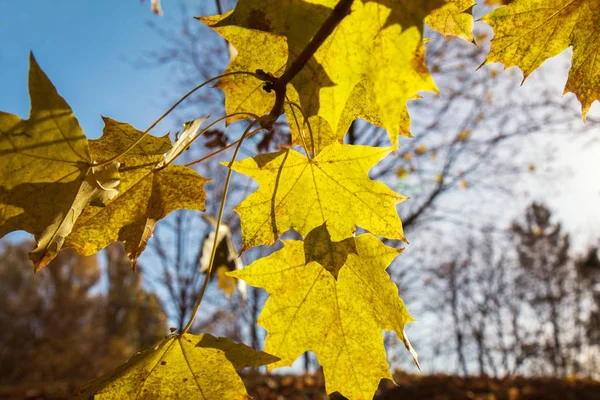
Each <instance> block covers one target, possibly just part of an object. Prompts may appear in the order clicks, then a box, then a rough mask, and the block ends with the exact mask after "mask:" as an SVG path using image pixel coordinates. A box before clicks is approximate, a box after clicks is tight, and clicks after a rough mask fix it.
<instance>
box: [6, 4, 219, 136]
mask: <svg viewBox="0 0 600 400" xmlns="http://www.w3.org/2000/svg"><path fill="white" fill-rule="evenodd" d="M148 3H149V1H146V3H145V4H140V1H139V0H101V1H99V0H52V1H46V0H21V1H15V0H0V41H1V42H2V46H0V77H1V78H0V110H2V111H5V112H10V113H13V114H17V115H19V116H21V117H27V115H28V114H29V96H28V93H27V70H28V58H29V57H28V54H29V51H30V50H31V51H33V52H34V55H35V57H36V59H37V60H38V62H39V64H40V65H41V67H42V68H43V69H44V71H45V72H46V73H47V74H48V76H49V77H50V79H51V80H52V82H53V83H54V85H55V86H56V87H57V88H58V91H59V93H60V94H61V95H62V96H63V97H64V98H65V99H66V100H67V102H68V103H69V104H70V105H71V107H72V108H73V111H74V112H75V116H76V117H77V118H78V119H79V122H80V124H81V126H82V127H83V129H84V131H85V132H86V135H87V136H88V137H89V138H96V137H98V136H100V132H101V129H102V126H103V124H102V120H101V119H100V115H105V116H109V117H111V118H114V119H117V120H121V121H126V122H129V123H131V124H132V125H134V126H136V127H137V128H139V129H145V128H146V127H147V126H148V125H149V124H150V123H151V122H152V121H153V120H154V119H155V118H157V117H158V116H159V115H160V114H161V113H162V111H164V108H166V106H168V104H169V102H170V100H172V99H171V98H169V99H165V98H164V95H163V94H162V93H163V92H164V90H165V87H166V85H167V84H168V82H169V76H168V74H169V70H168V69H167V68H139V67H137V66H136V65H134V64H135V62H136V61H137V60H139V59H140V57H141V56H142V55H143V54H144V53H146V52H148V51H150V50H152V49H156V48H157V41H158V43H160V38H159V36H158V35H157V34H156V33H155V32H154V31H153V30H152V29H151V28H149V27H148V25H147V22H148V21H150V20H152V21H153V22H154V23H156V24H158V25H159V26H162V27H167V26H169V24H171V25H172V24H174V23H175V21H173V19H170V18H164V17H156V16H155V15H154V14H152V13H151V12H150V6H149V4H148ZM174 3H175V2H169V1H167V2H164V4H163V9H164V11H165V14H166V15H167V16H169V15H171V16H173V15H175V14H177V11H178V10H177V8H176V7H175V5H174ZM202 3H203V2H200V1H194V2H190V4H191V5H194V4H202ZM207 3H208V6H207V7H206V8H207V13H208V14H213V13H216V10H214V9H213V8H211V6H212V2H207ZM219 72H220V71H215V74H218V73H219ZM171 128H172V127H169V128H168V129H171ZM157 133H159V132H157Z"/></svg>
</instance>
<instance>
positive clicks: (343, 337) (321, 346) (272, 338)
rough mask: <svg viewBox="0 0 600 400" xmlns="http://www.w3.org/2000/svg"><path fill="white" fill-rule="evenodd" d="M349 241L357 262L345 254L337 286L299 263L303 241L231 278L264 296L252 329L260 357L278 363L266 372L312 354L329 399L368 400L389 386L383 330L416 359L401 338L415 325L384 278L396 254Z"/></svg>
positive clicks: (373, 242) (313, 266)
mask: <svg viewBox="0 0 600 400" xmlns="http://www.w3.org/2000/svg"><path fill="white" fill-rule="evenodd" d="M354 240H355V243H356V253H357V254H352V253H350V254H348V256H347V261H346V263H345V264H344V265H343V267H342V268H341V269H340V270H339V273H338V277H337V280H336V279H335V278H334V277H333V275H332V274H331V273H330V272H329V271H327V269H325V268H324V267H323V266H321V265H320V264H319V263H317V262H309V263H308V264H306V263H305V258H304V254H305V248H304V243H303V242H301V241H284V242H283V243H284V247H283V249H281V250H279V251H277V252H275V253H273V254H272V255H270V256H269V257H266V258H262V259H260V260H258V261H255V262H254V263H252V264H251V265H249V266H248V267H246V268H244V269H242V270H240V271H235V272H230V275H232V276H235V277H237V278H240V279H244V280H245V281H246V282H248V284H250V285H253V286H258V287H262V288H264V289H265V290H266V291H267V292H268V293H269V294H270V297H269V299H268V300H267V302H266V303H265V306H264V309H263V311H262V313H261V315H260V317H259V320H258V323H259V325H261V326H263V327H264V328H265V329H266V330H267V338H266V341H265V351H267V352H269V353H272V354H275V355H277V356H278V357H280V358H281V361H278V362H276V363H274V364H271V365H270V366H269V369H273V368H277V367H282V366H287V365H291V364H292V363H293V362H294V360H295V359H296V358H298V357H299V356H300V355H301V354H302V353H304V352H305V351H312V352H314V353H315V355H316V356H317V358H318V359H319V363H320V364H321V365H322V366H323V373H324V374H325V384H326V389H327V393H331V392H335V391H339V392H340V393H341V394H343V395H344V396H346V397H348V398H351V399H371V398H372V397H373V394H374V392H375V390H376V389H377V385H378V384H379V381H380V380H381V379H382V378H388V379H392V376H391V374H390V371H389V365H388V363H387V360H386V353H385V348H384V345H383V336H382V330H393V331H395V332H396V333H397V334H398V338H399V339H400V340H402V341H404V343H405V345H406V346H407V348H408V349H409V350H411V353H413V356H415V357H416V354H415V353H414V351H413V350H412V347H411V346H410V343H409V342H408V339H407V338H406V336H405V335H404V327H405V325H406V323H408V322H411V321H413V319H412V317H411V316H410V315H409V313H408V311H407V310H406V307H405V306H404V303H403V301H402V299H401V298H400V297H399V296H398V288H397V287H396V285H395V284H394V283H393V282H392V281H391V280H390V277H389V275H388V274H387V273H386V272H385V270H386V268H387V266H388V265H389V264H390V263H391V262H392V260H393V259H394V258H395V257H396V256H397V255H398V254H399V253H400V252H401V251H402V250H398V249H394V248H391V247H387V246H385V245H384V244H383V243H381V241H379V239H377V238H376V237H375V236H373V235H371V234H363V235H360V236H358V237H356V238H355V239H354ZM290 282H293V285H290ZM415 360H416V359H415Z"/></svg>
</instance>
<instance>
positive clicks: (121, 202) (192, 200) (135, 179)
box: [65, 118, 208, 262]
mask: <svg viewBox="0 0 600 400" xmlns="http://www.w3.org/2000/svg"><path fill="white" fill-rule="evenodd" d="M104 123H105V127H104V134H103V135H102V137H100V139H98V140H91V141H90V142H89V143H90V149H91V152H92V154H93V156H94V157H96V158H99V159H106V158H108V157H110V156H112V155H114V154H118V153H119V151H120V150H122V149H124V148H127V147H129V146H130V145H131V144H132V143H133V142H134V141H135V140H136V139H137V138H139V137H140V135H141V134H142V132H140V131H138V130H137V129H135V128H133V127H132V126H131V125H129V124H125V123H121V122H117V121H114V120H112V119H110V118H105V119H104ZM170 149H171V143H170V141H169V138H168V136H164V137H162V138H158V137H154V136H147V137H145V138H144V140H143V141H142V142H141V143H139V144H138V145H136V147H135V148H133V149H132V150H131V151H130V152H129V153H128V154H127V155H124V156H122V157H120V158H119V159H118V161H119V162H120V163H121V165H122V167H121V186H120V187H119V195H118V196H116V197H115V198H114V199H113V200H112V201H110V202H108V203H107V204H106V205H104V206H102V207H96V206H93V205H90V206H89V207H88V208H87V209H86V210H85V211H84V212H83V214H82V215H81V217H80V218H79V219H78V220H77V223H76V224H75V226H74V228H73V232H72V233H71V235H70V236H69V237H68V238H67V239H66V242H65V245H66V246H69V247H74V248H75V249H77V251H79V252H80V253H81V254H86V255H89V254H93V253H96V252H97V251H99V250H101V249H103V248H104V247H106V246H108V245H109V244H110V243H111V242H114V241H117V240H119V241H122V242H124V244H125V249H126V250H127V252H128V255H129V257H130V258H131V259H132V260H133V261H134V262H135V261H136V260H137V258H138V257H139V255H140V254H141V253H142V251H143V250H144V249H145V247H146V243H147V242H148V240H149V239H150V237H151V236H152V234H153V232H154V226H155V225H156V223H157V222H158V220H160V219H161V218H164V217H166V216H167V215H168V214H169V213H171V212H172V211H175V210H178V209H182V208H186V209H190V210H200V211H204V209H205V205H204V203H205V199H206V194H205V192H204V184H205V183H206V182H207V181H208V180H207V179H205V178H203V177H202V176H201V175H199V174H198V173H197V172H195V171H194V170H192V169H191V168H187V167H184V166H181V165H167V166H166V167H164V168H156V165H157V164H158V163H160V162H162V161H163V160H164V156H163V155H164V153H167V152H168V151H169V150H170Z"/></svg>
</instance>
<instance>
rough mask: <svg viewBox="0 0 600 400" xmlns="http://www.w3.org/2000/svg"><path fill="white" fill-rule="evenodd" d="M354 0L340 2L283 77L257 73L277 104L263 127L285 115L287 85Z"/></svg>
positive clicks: (265, 119)
mask: <svg viewBox="0 0 600 400" xmlns="http://www.w3.org/2000/svg"><path fill="white" fill-rule="evenodd" d="M353 2H354V0H340V1H339V2H338V3H337V5H336V6H335V7H334V9H333V11H332V12H331V14H330V15H329V17H328V18H327V19H326V20H325V22H323V25H322V26H321V28H319V30H318V31H317V33H316V34H315V36H314V37H313V38H312V39H311V40H310V42H308V44H307V45H306V47H304V49H303V50H302V52H301V53H300V54H299V55H298V57H296V59H295V60H294V61H293V62H292V63H291V64H290V65H288V67H287V68H286V70H285V72H284V73H283V75H281V76H280V77H279V78H275V77H273V76H272V75H270V74H267V73H265V72H264V71H262V70H258V71H256V73H257V74H259V75H261V76H262V77H263V79H264V80H265V81H266V82H267V83H266V85H265V90H266V91H268V92H270V91H271V90H273V91H275V104H273V108H272V109H271V111H270V112H269V114H267V115H266V116H265V118H264V120H263V121H261V126H262V127H263V128H265V129H271V128H272V126H273V124H274V123H275V121H276V120H277V118H279V116H280V115H281V114H282V113H283V105H284V103H285V96H286V89H287V84H288V83H290V82H291V81H292V79H294V77H295V76H296V75H297V74H298V73H299V72H300V71H301V70H302V68H304V66H305V65H306V63H307V62H308V60H310V58H311V57H312V56H313V55H314V54H315V52H316V51H317V50H318V49H319V47H321V45H322V44H323V43H324V42H325V40H327V38H328V37H329V36H330V35H331V33H332V32H333V31H334V30H335V28H336V27H337V26H338V25H339V23H340V22H341V21H342V19H344V17H346V16H347V15H348V14H350V7H352V3H353Z"/></svg>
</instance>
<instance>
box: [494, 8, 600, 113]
mask: <svg viewBox="0 0 600 400" xmlns="http://www.w3.org/2000/svg"><path fill="white" fill-rule="evenodd" d="M598 10H600V0H533V1H532V0H515V1H512V2H510V4H508V5H505V6H502V7H499V8H497V9H496V10H494V11H493V12H491V13H490V14H488V15H487V16H486V17H484V18H483V19H482V20H483V21H485V22H487V23H488V24H490V25H491V26H492V28H493V29H494V38H493V39H492V46H491V50H490V53H489V55H488V57H487V58H486V60H485V64H489V63H492V62H501V63H503V64H504V66H505V67H506V68H509V67H512V66H519V67H520V68H521V70H522V71H523V74H524V79H526V78H527V77H528V76H529V74H531V72H533V71H534V70H535V69H536V68H538V67H539V66H540V65H541V64H542V63H543V62H544V61H545V60H546V59H548V58H550V57H554V56H556V55H558V54H560V53H561V52H562V51H563V50H565V49H566V48H568V47H569V46H572V47H573V59H572V66H571V69H570V71H569V78H568V80H567V84H566V86H565V93H567V92H572V93H574V94H575V95H576V96H577V98H578V99H579V101H580V102H581V107H582V116H583V119H584V120H585V118H586V116H587V113H588V111H589V109H590V107H591V105H592V103H593V102H594V101H595V100H600V61H598V60H600V12H599V11H598Z"/></svg>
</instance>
